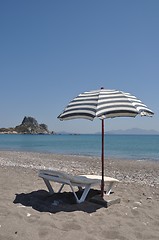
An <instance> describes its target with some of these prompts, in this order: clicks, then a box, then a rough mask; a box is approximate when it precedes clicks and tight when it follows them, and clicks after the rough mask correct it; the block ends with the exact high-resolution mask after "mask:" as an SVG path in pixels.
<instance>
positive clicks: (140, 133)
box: [106, 128, 159, 135]
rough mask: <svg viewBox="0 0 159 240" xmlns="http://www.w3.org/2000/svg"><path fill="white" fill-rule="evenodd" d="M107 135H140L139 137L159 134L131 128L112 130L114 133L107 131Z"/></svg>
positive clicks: (154, 131)
mask: <svg viewBox="0 0 159 240" xmlns="http://www.w3.org/2000/svg"><path fill="white" fill-rule="evenodd" d="M106 133H107V134H136V135H137V134H139V135H146V134H148V135H159V132H158V131H156V130H153V129H152V130H145V129H141V128H131V129H126V130H112V131H107V132H106Z"/></svg>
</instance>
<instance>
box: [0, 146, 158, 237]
mask: <svg viewBox="0 0 159 240" xmlns="http://www.w3.org/2000/svg"><path fill="white" fill-rule="evenodd" d="M39 169H55V170H60V171H65V172H68V173H72V174H73V175H75V174H99V175H100V173H101V163H100V158H98V157H86V156H73V155H58V154H48V153H35V152H34V153H33V152H15V151H0V184H1V195H0V239H2V240H4V239H11V240H12V239H21V240H27V239H35V240H39V239H51V238H52V236H54V239H55V240H56V239H58V240H62V239H74V238H75V237H77V236H79V237H78V238H79V239H81V240H83V239H92V240H97V239H99V240H100V239H101V240H102V239H103V240H104V239H106V238H107V239H108V240H109V239H118V240H123V239H124V240H135V239H156V240H157V239H158V235H159V229H158V226H159V209H158V203H159V174H158V173H159V162H157V161H155V162H154V161H136V160H128V161H126V160H113V159H109V160H106V161H105V175H106V176H110V177H115V178H117V179H118V180H119V181H120V183H118V184H117V185H115V186H114V188H113V190H114V193H113V194H115V196H119V197H120V198H121V203H119V204H115V205H112V206H110V207H109V208H103V207H100V206H98V205H97V204H93V203H90V202H87V201H86V202H85V203H82V204H73V205H69V206H68V205H67V206H64V205H60V207H61V208H58V210H57V211H55V212H52V211H49V209H48V208H46V205H45V201H44V199H43V205H38V204H41V203H42V198H44V196H45V198H46V194H47V192H46V186H45V185H44V183H43V181H42V179H40V178H39V177H38V171H39ZM67 190H68V191H70V190H69V188H68V189H67ZM42 193H43V194H44V195H42ZM18 196H21V197H23V198H22V199H23V200H24V199H25V201H22V200H21V201H18ZM35 197H36V201H31V199H33V198H35ZM37 199H40V200H39V202H38V201H37ZM40 201H41V202H40ZM35 203H36V204H35ZM39 206H41V209H40V208H39ZM42 207H43V208H42ZM54 209H55V210H56V206H54Z"/></svg>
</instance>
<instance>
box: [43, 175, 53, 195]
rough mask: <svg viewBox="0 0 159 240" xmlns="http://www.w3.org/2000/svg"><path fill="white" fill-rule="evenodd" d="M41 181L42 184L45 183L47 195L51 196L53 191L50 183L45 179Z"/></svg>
mask: <svg viewBox="0 0 159 240" xmlns="http://www.w3.org/2000/svg"><path fill="white" fill-rule="evenodd" d="M43 180H44V182H45V184H46V186H47V188H48V190H49V193H50V194H53V193H54V190H53V188H52V186H51V184H50V182H49V181H48V180H47V179H45V178H43Z"/></svg>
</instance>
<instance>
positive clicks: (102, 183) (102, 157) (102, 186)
mask: <svg viewBox="0 0 159 240" xmlns="http://www.w3.org/2000/svg"><path fill="white" fill-rule="evenodd" d="M101 161H102V180H101V197H102V198H103V197H104V119H102V156H101Z"/></svg>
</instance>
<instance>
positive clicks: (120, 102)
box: [58, 88, 154, 197]
mask: <svg viewBox="0 0 159 240" xmlns="http://www.w3.org/2000/svg"><path fill="white" fill-rule="evenodd" d="M153 114H154V113H153V112H152V111H151V110H150V109H149V108H148V107H147V106H146V105H145V104H143V103H142V102H141V101H140V100H139V99H137V98H136V97H135V96H133V95H131V94H130V93H126V92H123V91H118V90H110V89H104V88H101V89H99V90H94V91H89V92H84V93H81V94H79V95H78V96H77V97H75V98H74V99H73V100H72V101H71V102H70V103H69V104H68V105H67V107H66V108H65V109H64V111H63V112H62V113H61V114H60V115H59V116H58V118H59V119H60V120H70V119H79V118H83V119H88V120H93V119H94V118H95V117H97V118H99V119H100V120H101V124H102V151H101V163H102V180H101V195H102V197H103V195H104V119H106V118H115V117H135V116H137V115H141V116H152V115H153Z"/></svg>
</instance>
